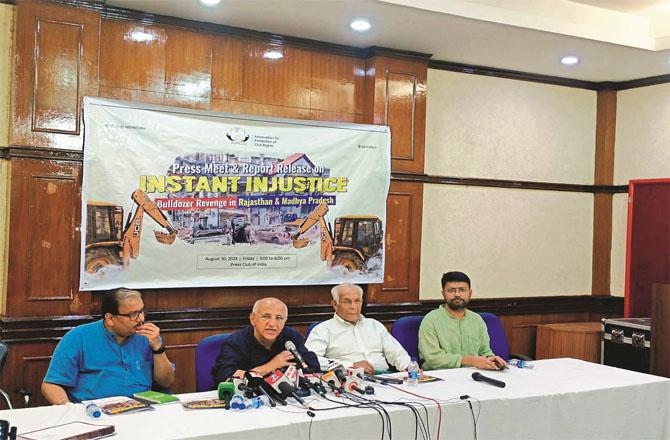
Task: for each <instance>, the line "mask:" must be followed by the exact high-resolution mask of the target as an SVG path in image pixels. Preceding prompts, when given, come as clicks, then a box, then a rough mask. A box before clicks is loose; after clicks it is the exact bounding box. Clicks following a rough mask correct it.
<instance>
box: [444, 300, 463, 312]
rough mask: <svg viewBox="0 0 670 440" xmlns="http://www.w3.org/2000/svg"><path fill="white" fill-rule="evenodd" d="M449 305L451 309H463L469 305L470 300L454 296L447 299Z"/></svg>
mask: <svg viewBox="0 0 670 440" xmlns="http://www.w3.org/2000/svg"><path fill="white" fill-rule="evenodd" d="M447 305H448V306H449V308H450V309H451V310H458V311H460V310H463V309H465V308H466V307H467V306H468V301H466V300H464V299H463V298H454V299H452V300H451V301H447Z"/></svg>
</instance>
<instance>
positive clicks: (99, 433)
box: [17, 422, 116, 440]
mask: <svg viewBox="0 0 670 440" xmlns="http://www.w3.org/2000/svg"><path fill="white" fill-rule="evenodd" d="M114 434H116V432H115V431H114V426H112V425H94V424H92V423H86V422H70V423H65V424H62V425H56V426H50V427H48V428H43V429H38V430H36V431H30V432H24V433H21V434H19V435H18V437H17V439H19V440H47V439H48V440H94V439H98V438H104V437H109V436H111V435H114Z"/></svg>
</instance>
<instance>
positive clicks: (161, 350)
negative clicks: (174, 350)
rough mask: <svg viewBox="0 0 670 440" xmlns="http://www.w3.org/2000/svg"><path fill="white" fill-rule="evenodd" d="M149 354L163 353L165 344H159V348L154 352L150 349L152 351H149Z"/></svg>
mask: <svg viewBox="0 0 670 440" xmlns="http://www.w3.org/2000/svg"><path fill="white" fill-rule="evenodd" d="M151 352H152V353H153V354H163V353H165V344H163V343H162V342H161V346H160V347H158V348H157V349H156V350H154V349H153V348H152V349H151Z"/></svg>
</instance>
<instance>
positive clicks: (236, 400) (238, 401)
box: [230, 394, 247, 410]
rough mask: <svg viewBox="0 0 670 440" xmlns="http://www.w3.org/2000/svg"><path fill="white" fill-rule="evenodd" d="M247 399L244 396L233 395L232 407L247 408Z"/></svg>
mask: <svg viewBox="0 0 670 440" xmlns="http://www.w3.org/2000/svg"><path fill="white" fill-rule="evenodd" d="M245 400H246V399H245V398H244V396H240V395H239V394H236V395H234V396H233V398H232V399H230V407H231V408H232V409H239V410H245V409H246V408H247V405H246V402H245Z"/></svg>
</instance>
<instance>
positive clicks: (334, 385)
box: [321, 371, 342, 391]
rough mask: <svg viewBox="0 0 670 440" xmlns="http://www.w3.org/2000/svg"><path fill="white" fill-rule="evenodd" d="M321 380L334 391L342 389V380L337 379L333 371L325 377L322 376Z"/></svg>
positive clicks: (325, 374)
mask: <svg viewBox="0 0 670 440" xmlns="http://www.w3.org/2000/svg"><path fill="white" fill-rule="evenodd" d="M321 380H322V381H324V382H326V383H327V384H328V386H329V387H330V388H331V389H332V390H333V391H340V389H341V387H342V384H341V383H340V380H339V379H338V378H337V376H335V373H333V372H332V371H329V372H327V373H324V374H323V376H321Z"/></svg>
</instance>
